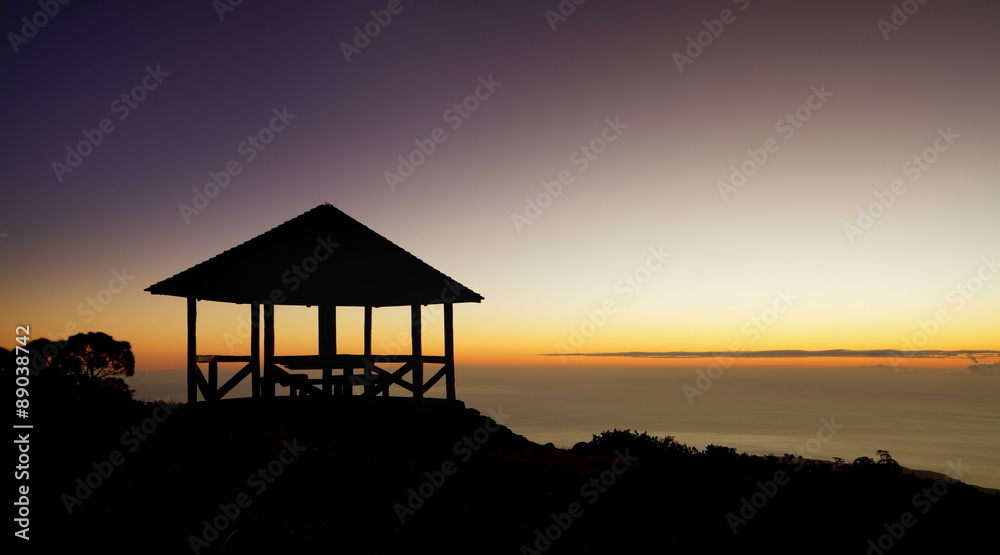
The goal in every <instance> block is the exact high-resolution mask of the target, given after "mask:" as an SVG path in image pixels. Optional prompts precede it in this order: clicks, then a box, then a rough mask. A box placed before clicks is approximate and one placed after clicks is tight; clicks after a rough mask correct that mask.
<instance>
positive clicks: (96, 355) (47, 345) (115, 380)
mask: <svg viewBox="0 0 1000 555" xmlns="http://www.w3.org/2000/svg"><path fill="white" fill-rule="evenodd" d="M27 347H28V349H29V350H30V351H31V352H32V359H33V360H32V367H33V368H34V369H37V370H38V371H39V376H40V378H41V383H42V384H43V386H48V387H49V388H50V391H52V392H53V394H56V392H62V394H63V395H69V397H70V398H75V399H77V400H84V399H89V400H99V401H112V400H120V399H126V398H127V399H131V396H132V391H131V390H130V389H129V387H128V385H127V384H126V383H125V381H124V380H122V379H121V377H122V376H126V377H127V376H132V375H133V374H134V373H135V356H134V355H133V354H132V345H131V344H129V342H128V341H117V340H115V339H114V338H112V337H111V336H110V335H108V334H106V333H102V332H90V333H78V334H76V335H74V336H72V337H70V338H68V339H67V340H66V341H63V342H53V341H50V340H48V339H37V340H35V341H32V342H31V343H28V345H27Z"/></svg>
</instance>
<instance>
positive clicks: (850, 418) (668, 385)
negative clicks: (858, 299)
mask: <svg viewBox="0 0 1000 555" xmlns="http://www.w3.org/2000/svg"><path fill="white" fill-rule="evenodd" d="M603 362H604V363H603V364H599V365H595V364H592V363H590V364H586V365H573V364H570V363H567V364H566V365H547V366H520V367H510V366H462V365H461V364H460V365H459V368H458V373H457V379H456V381H457V389H458V396H459V398H460V399H462V400H463V401H464V402H465V404H466V406H468V407H471V408H474V409H477V410H479V411H480V412H483V413H485V412H486V411H487V410H489V409H492V410H493V411H494V412H495V413H496V414H497V415H498V416H499V417H502V418H503V420H504V421H503V424H504V425H506V426H508V427H509V428H511V429H512V430H513V431H514V432H516V433H518V434H521V435H523V436H525V437H527V438H528V439H530V440H532V441H534V442H537V443H543V444H544V443H549V442H551V443H553V444H555V445H556V446H557V447H567V448H568V447H572V446H573V445H574V444H575V443H577V442H580V441H589V440H590V439H591V438H592V437H593V436H594V435H595V434H599V433H600V432H601V431H604V430H611V429H614V428H617V429H620V430H621V429H631V430H636V431H640V432H648V433H649V434H651V435H656V436H661V437H662V436H672V437H674V439H675V440H677V441H679V442H681V443H685V444H687V445H690V446H693V447H697V448H698V449H704V448H705V447H706V446H707V445H710V444H715V445H723V446H727V447H733V448H735V449H736V450H737V451H739V452H746V453H749V454H754V455H767V454H774V455H779V456H780V455H783V454H785V453H791V454H799V455H803V456H806V457H809V458H815V459H825V460H830V459H832V458H834V457H840V458H842V459H844V460H845V461H847V462H850V461H853V460H854V459H855V458H857V457H862V456H864V457H871V458H872V459H877V458H878V456H877V455H876V451H878V450H880V449H882V450H886V451H889V453H890V454H891V455H892V457H893V458H894V459H895V460H896V461H897V462H899V463H900V464H901V465H903V466H905V467H908V468H913V469H920V470H932V471H936V472H942V473H947V472H952V473H954V472H955V470H954V469H955V468H960V469H962V470H961V472H962V474H961V476H960V479H961V480H962V481H963V482H966V483H970V484H975V485H979V486H983V487H990V488H1000V403H998V401H1000V377H995V376H994V377H989V376H974V375H971V374H970V373H969V372H968V371H967V370H965V369H963V368H961V367H960V366H958V365H957V366H956V367H955V368H953V369H948V368H901V369H898V370H897V369H894V368H892V367H886V366H882V365H877V366H861V367H810V366H803V365H797V364H795V363H794V361H792V362H789V363H787V364H785V365H781V366H777V365H769V366H763V365H754V364H752V363H749V362H747V361H743V360H738V361H736V362H735V363H734V364H733V365H732V366H731V367H729V368H722V369H721V370H720V369H718V367H717V369H716V370H715V371H714V372H713V374H712V375H709V374H708V373H706V370H705V369H706V367H707V364H708V362H711V361H707V362H706V361H696V360H693V361H691V364H690V365H678V364H677V363H676V362H670V363H668V364H657V363H655V361H654V362H650V361H645V362H643V363H642V364H638V365H628V364H626V365H622V364H618V365H615V364H609V363H607V362H608V361H603ZM699 362H701V363H702V364H701V365H698V363H699ZM228 375H229V374H228V373H226V372H220V381H222V380H224V379H225V378H226V377H227V376H228ZM129 382H130V385H131V387H132V388H134V389H135V391H136V394H135V395H136V398H140V399H148V400H152V399H165V400H173V401H183V400H184V399H185V391H186V388H185V383H184V373H183V372H181V371H177V372H173V371H149V372H145V373H144V372H141V371H137V375H136V376H135V377H133V378H130V379H129ZM241 385H242V384H241ZM436 390H441V391H443V389H442V388H440V387H436V388H435V389H434V390H432V396H440V395H441V391H437V392H436V393H434V392H435V391H436ZM231 395H234V396H245V395H246V390H245V388H243V390H242V391H241V388H237V389H236V390H234V392H233V393H232V394H231Z"/></svg>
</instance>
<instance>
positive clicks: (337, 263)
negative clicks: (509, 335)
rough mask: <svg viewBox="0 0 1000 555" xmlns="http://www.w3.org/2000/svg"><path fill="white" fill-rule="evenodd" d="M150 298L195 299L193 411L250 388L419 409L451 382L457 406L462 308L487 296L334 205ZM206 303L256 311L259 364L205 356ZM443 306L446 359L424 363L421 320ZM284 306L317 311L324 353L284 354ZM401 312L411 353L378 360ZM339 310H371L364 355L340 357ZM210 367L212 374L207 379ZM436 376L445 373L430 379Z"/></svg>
mask: <svg viewBox="0 0 1000 555" xmlns="http://www.w3.org/2000/svg"><path fill="white" fill-rule="evenodd" d="M146 291H149V292H150V293H152V294H154V295H170V296H176V297H183V298H185V299H187V398H188V402H189V403H194V402H196V401H198V394H199V392H200V393H201V398H202V399H203V400H205V401H215V400H219V399H222V398H223V397H225V396H226V395H227V394H229V393H230V392H231V391H233V389H234V388H235V387H236V386H237V385H239V384H240V383H241V382H243V381H244V380H247V379H249V380H250V390H251V396H252V397H275V396H276V395H277V394H278V393H279V389H278V387H279V386H281V387H283V388H287V394H288V395H289V396H298V395H334V396H353V395H355V394H357V395H359V396H366V397H375V396H385V397H388V396H389V395H390V390H391V389H393V388H396V389H398V388H402V389H403V390H405V391H407V392H409V395H411V396H412V397H414V398H416V399H423V398H424V394H425V393H427V392H428V390H429V389H431V388H432V387H433V386H435V385H436V384H437V383H438V382H440V381H442V380H443V381H444V389H445V394H444V397H445V398H446V399H448V400H457V397H456V394H455V342H454V324H453V322H454V318H453V306H454V304H455V303H466V302H480V301H482V300H483V297H482V296H481V295H479V294H478V293H476V292H474V291H472V290H470V289H468V288H467V287H465V286H463V285H461V284H459V283H458V282H456V281H454V280H452V279H451V278H449V277H448V276H446V275H445V274H443V273H441V272H439V271H438V270H436V269H434V268H432V267H431V266H430V265H428V264H427V263H425V262H423V261H422V260H420V259H418V258H417V257H415V256H413V255H412V254H410V253H409V252H407V251H406V250H404V249H402V248H401V247H399V246H397V245H396V244H394V243H392V242H391V241H389V240H388V239H386V238H385V237H382V236H381V235H379V234H377V233H375V232H374V231H372V230H371V229H369V228H368V227H366V226H364V225H363V224H361V223H359V222H358V221H356V220H354V219H353V218H351V217H350V216H348V215H346V214H344V213H343V212H341V211H340V210H338V209H337V208H335V207H333V206H331V205H329V204H322V205H320V206H317V207H316V208H313V209H312V210H310V211H308V212H306V213H304V214H302V215H300V216H298V217H296V218H293V219H291V220H289V221H287V222H285V223H283V224H281V225H279V226H278V227H275V228H274V229H271V230H270V231H267V232H265V233H263V234H261V235H259V236H257V237H254V238H253V239H250V240H249V241H246V242H245V243H242V244H240V245H237V246H235V247H233V248H231V249H229V250H227V251H225V252H223V253H221V254H219V255H217V256H214V257H212V258H210V259H208V260H206V261H204V262H201V263H200V264H197V265H195V266H193V267H191V268H189V269H187V270H184V271H183V272H181V273H179V274H177V275H175V276H173V277H170V278H167V279H165V280H163V281H160V282H159V283H156V284H154V285H151V286H149V287H148V288H146ZM198 301H216V302H224V303H237V304H245V305H249V311H250V353H249V354H247V355H207V354H199V353H198V342H197V320H198ZM438 304H440V305H443V306H442V308H443V310H442V313H443V318H442V320H443V326H444V330H443V337H444V354H443V355H440V356H428V355H425V354H424V353H423V329H422V327H423V319H422V312H421V310H422V307H424V306H427V305H438ZM277 305H300V306H310V307H312V306H315V307H316V308H317V313H318V320H317V323H318V325H317V332H318V343H317V344H318V346H319V347H318V350H319V353H317V354H313V355H294V356H290V355H282V356H279V355H276V354H275V326H274V311H275V306H277ZM399 306H408V307H409V308H410V338H411V341H410V344H411V347H412V348H411V352H410V353H409V354H374V353H373V352H372V318H373V313H374V309H375V308H379V307H399ZM337 307H363V309H364V324H363V325H364V335H363V337H364V339H363V351H364V352H363V353H354V354H347V353H340V352H338V349H337ZM261 320H263V338H262V337H261ZM261 339H263V341H262V340H261ZM262 351H263V352H262ZM227 363H228V364H231V363H236V364H239V363H242V364H243V366H242V367H241V369H240V370H238V371H237V372H236V373H235V374H234V375H232V376H231V377H230V378H229V379H228V380H227V381H225V383H223V384H221V385H220V384H219V365H220V364H227ZM202 365H207V376H206V374H205V372H204V371H203V369H202ZM426 366H429V367H430V368H432V369H434V368H435V367H436V370H435V371H434V372H433V373H431V374H430V377H429V378H426V379H425V367H426ZM356 390H357V391H356Z"/></svg>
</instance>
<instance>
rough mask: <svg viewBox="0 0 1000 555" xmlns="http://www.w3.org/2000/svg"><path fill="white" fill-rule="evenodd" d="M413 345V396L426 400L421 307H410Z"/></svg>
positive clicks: (416, 305)
mask: <svg viewBox="0 0 1000 555" xmlns="http://www.w3.org/2000/svg"><path fill="white" fill-rule="evenodd" d="M410 328H411V333H410V336H411V343H412V344H413V361H412V362H413V396H414V397H416V398H417V399H421V400H423V398H424V354H423V332H422V322H421V321H420V305H418V304H415V305H412V306H410Z"/></svg>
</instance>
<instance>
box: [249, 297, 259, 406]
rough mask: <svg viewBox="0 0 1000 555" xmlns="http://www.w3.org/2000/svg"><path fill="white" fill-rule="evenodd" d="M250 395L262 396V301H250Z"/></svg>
mask: <svg viewBox="0 0 1000 555" xmlns="http://www.w3.org/2000/svg"><path fill="white" fill-rule="evenodd" d="M250 365H251V367H252V368H253V370H252V373H251V374H250V390H251V391H250V396H251V397H260V303H259V302H258V301H254V302H252V303H250Z"/></svg>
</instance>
